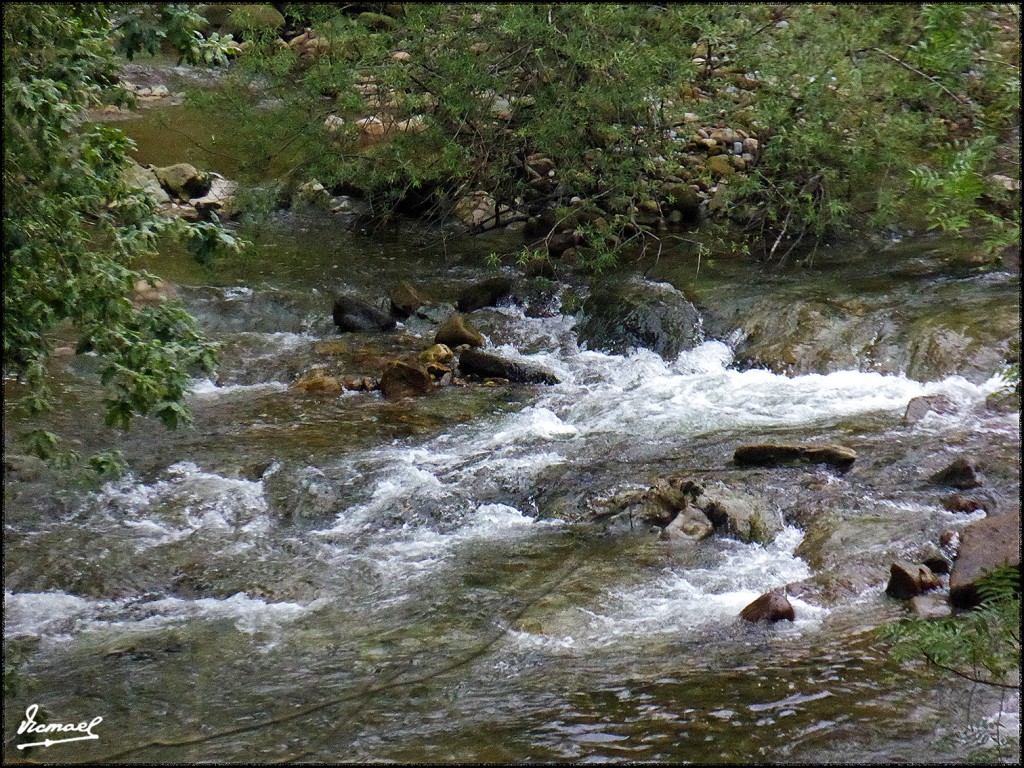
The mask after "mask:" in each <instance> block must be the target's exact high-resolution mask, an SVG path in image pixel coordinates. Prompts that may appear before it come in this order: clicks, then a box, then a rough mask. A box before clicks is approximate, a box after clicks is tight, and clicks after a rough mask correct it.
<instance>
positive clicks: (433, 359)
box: [416, 344, 455, 365]
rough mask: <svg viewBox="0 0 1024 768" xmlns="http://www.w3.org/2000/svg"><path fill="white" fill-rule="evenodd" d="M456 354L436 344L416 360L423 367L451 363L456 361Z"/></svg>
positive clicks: (420, 354) (421, 353) (442, 345)
mask: <svg viewBox="0 0 1024 768" xmlns="http://www.w3.org/2000/svg"><path fill="white" fill-rule="evenodd" d="M454 357H455V353H454V352H452V351H451V349H450V348H449V347H447V346H445V345H444V344H435V345H434V346H432V347H430V349H425V350H423V351H422V352H420V353H419V354H418V355H417V356H416V360H417V361H418V362H420V363H422V364H423V365H430V364H431V363H441V364H444V363H450V362H451V361H452V359H454Z"/></svg>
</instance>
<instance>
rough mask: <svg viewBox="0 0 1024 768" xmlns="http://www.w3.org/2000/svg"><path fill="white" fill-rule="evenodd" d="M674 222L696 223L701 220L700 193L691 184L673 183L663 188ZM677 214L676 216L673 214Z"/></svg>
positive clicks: (671, 218) (670, 216) (670, 219)
mask: <svg viewBox="0 0 1024 768" xmlns="http://www.w3.org/2000/svg"><path fill="white" fill-rule="evenodd" d="M662 194H663V195H664V196H665V201H666V203H665V204H666V207H667V208H668V209H669V210H670V211H671V213H669V221H671V222H672V223H684V222H685V223H687V224H696V223H698V222H699V221H700V195H698V194H697V192H696V191H695V190H694V189H693V187H691V186H690V185H689V184H671V185H668V186H665V187H663V188H662ZM673 214H675V216H673Z"/></svg>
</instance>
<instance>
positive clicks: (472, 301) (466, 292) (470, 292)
mask: <svg viewBox="0 0 1024 768" xmlns="http://www.w3.org/2000/svg"><path fill="white" fill-rule="evenodd" d="M511 292H512V280H511V278H508V277H492V278H488V279H487V280H483V281H482V282H479V283H476V284H474V285H471V286H469V287H468V288H464V289H463V290H462V292H461V293H459V297H458V299H456V300H455V307H456V309H458V310H459V311H460V312H472V311H474V310H477V309H482V308H483V307H493V306H494V305H495V304H497V303H498V302H499V301H500V300H501V299H503V298H504V297H505V296H508V294H509V293H511Z"/></svg>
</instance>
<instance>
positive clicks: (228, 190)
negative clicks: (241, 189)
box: [188, 173, 238, 217]
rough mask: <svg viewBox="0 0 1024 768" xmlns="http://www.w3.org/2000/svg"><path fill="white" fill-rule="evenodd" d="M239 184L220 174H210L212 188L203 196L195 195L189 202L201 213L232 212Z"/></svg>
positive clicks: (220, 213) (222, 213)
mask: <svg viewBox="0 0 1024 768" xmlns="http://www.w3.org/2000/svg"><path fill="white" fill-rule="evenodd" d="M237 191H238V184H237V183H236V182H234V181H228V180H227V179H225V178H224V177H223V176H221V175H220V174H217V173H214V174H210V189H209V191H208V192H207V193H206V194H205V195H203V196H202V197H193V198H192V199H190V200H189V201H188V204H189V205H191V206H192V207H193V208H195V209H196V210H197V211H199V212H200V213H201V214H206V216H207V217H209V214H211V213H216V214H217V215H218V216H220V215H224V214H228V213H230V212H231V204H232V203H233V202H234V200H235V193H236V192H237Z"/></svg>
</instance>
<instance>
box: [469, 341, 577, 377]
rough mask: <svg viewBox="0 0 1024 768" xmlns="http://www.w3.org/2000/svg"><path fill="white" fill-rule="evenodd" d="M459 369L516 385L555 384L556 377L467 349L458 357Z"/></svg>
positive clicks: (489, 354) (542, 370)
mask: <svg viewBox="0 0 1024 768" xmlns="http://www.w3.org/2000/svg"><path fill="white" fill-rule="evenodd" d="M459 369H460V370H461V371H462V372H463V373H464V374H472V375H474V376H480V377H482V378H501V379H507V380H508V381H510V382H513V383H517V384H557V383H558V377H557V376H555V375H554V374H553V373H551V372H549V371H545V370H544V369H543V368H538V367H536V366H533V365H527V364H526V363H517V362H514V361H512V360H506V359H505V358H503V357H500V356H499V355H495V354H492V353H490V352H481V351H480V350H478V349H467V350H465V351H464V352H463V353H462V354H461V355H459Z"/></svg>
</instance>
